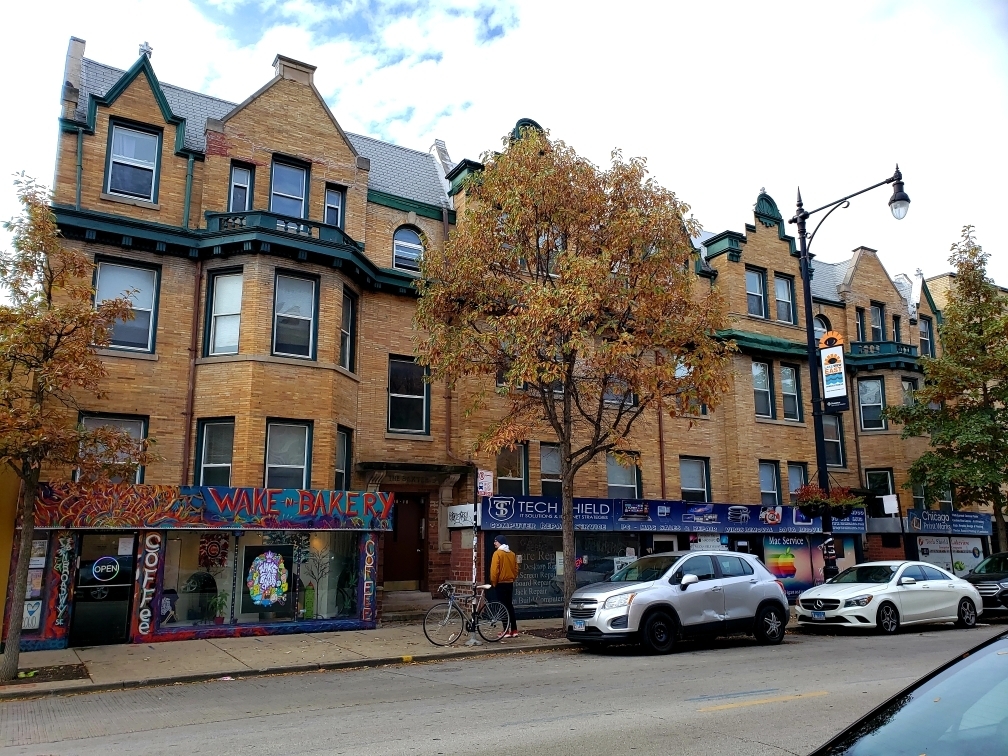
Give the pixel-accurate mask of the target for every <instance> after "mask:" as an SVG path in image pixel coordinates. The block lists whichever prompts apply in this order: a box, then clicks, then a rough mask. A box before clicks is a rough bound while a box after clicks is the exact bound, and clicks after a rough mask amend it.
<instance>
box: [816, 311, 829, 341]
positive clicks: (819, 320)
mask: <svg viewBox="0 0 1008 756" xmlns="http://www.w3.org/2000/svg"><path fill="white" fill-rule="evenodd" d="M812 329H813V330H814V331H815V340H816V343H819V341H820V340H821V339H822V337H823V336H825V335H826V332H827V331H829V329H830V325H829V321H828V320H826V318H825V317H824V316H822V315H816V316H815V317H814V318H812Z"/></svg>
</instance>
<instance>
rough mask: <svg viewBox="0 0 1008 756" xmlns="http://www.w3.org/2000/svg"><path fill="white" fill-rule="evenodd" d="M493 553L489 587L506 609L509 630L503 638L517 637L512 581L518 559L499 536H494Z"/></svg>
mask: <svg viewBox="0 0 1008 756" xmlns="http://www.w3.org/2000/svg"><path fill="white" fill-rule="evenodd" d="M493 545H494V553H493V558H492V559H491V560H490V585H492V586H493V587H494V588H495V589H496V591H497V600H498V601H500V602H501V603H502V604H504V607H505V608H506V609H507V613H508V620H509V621H510V623H511V629H510V630H509V631H508V632H507V634H506V635H505V636H504V637H505V638H517V637H518V620H517V619H515V611H514V603H513V602H514V581H515V580H516V579H517V577H518V558H517V557H515V555H514V554H513V553H512V551H511V549H510V548H509V547H508V542H507V539H506V538H505V537H504V536H502V535H501V534H499V533H498V534H497V535H495V536H494V541H493Z"/></svg>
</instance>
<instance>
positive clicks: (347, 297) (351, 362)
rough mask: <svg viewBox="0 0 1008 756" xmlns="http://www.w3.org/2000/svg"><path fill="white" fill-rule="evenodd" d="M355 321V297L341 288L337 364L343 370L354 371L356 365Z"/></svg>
mask: <svg viewBox="0 0 1008 756" xmlns="http://www.w3.org/2000/svg"><path fill="white" fill-rule="evenodd" d="M356 321H357V297H355V296H354V295H353V294H351V293H350V292H349V291H348V290H347V289H346V288H344V289H343V310H342V312H341V313H340V353H339V364H340V367H342V368H343V369H344V370H349V371H350V372H354V370H355V368H356V367H357V365H356V364H355V363H356V347H357V345H356V344H355V343H354V342H355V341H356V339H354V331H355V330H356Z"/></svg>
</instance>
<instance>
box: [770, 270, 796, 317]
mask: <svg viewBox="0 0 1008 756" xmlns="http://www.w3.org/2000/svg"><path fill="white" fill-rule="evenodd" d="M778 283H782V284H784V287H785V288H786V289H787V299H781V296H780V290H779V289H778V288H777V284H778ZM774 299H775V304H776V307H775V309H776V310H777V312H776V315H777V322H778V323H791V324H792V325H794V323H795V322H796V321H797V318H796V317H795V306H794V279H793V278H791V277H790V276H782V275H778V274H777V273H774ZM781 303H786V304H787V308H788V312H787V318H782V317H781V316H780V315H781V313H780V306H781Z"/></svg>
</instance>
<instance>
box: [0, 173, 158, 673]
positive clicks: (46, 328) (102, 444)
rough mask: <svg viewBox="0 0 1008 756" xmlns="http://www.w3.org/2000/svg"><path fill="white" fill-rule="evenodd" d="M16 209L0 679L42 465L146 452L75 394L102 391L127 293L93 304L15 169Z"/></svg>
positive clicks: (5, 307)
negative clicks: (11, 558) (88, 410)
mask: <svg viewBox="0 0 1008 756" xmlns="http://www.w3.org/2000/svg"><path fill="white" fill-rule="evenodd" d="M15 186H16V188H17V193H18V199H19V201H20V202H21V213H20V215H19V216H18V217H17V218H15V219H14V220H11V221H9V222H7V223H5V224H4V227H5V228H6V229H7V230H9V231H10V232H11V233H12V240H13V246H12V248H11V249H10V250H8V251H5V252H3V253H2V254H0V286H2V287H3V289H4V293H5V294H6V296H7V301H6V302H4V303H0V464H5V465H7V466H8V467H10V468H11V469H12V470H13V471H14V472H15V473H16V474H17V476H18V478H20V481H21V497H20V501H19V506H18V514H17V524H18V526H19V527H20V530H19V532H18V534H17V537H16V538H15V543H17V544H18V546H17V558H16V569H15V573H14V576H13V580H11V581H10V583H9V588H8V596H9V597H10V601H9V604H8V605H9V606H10V612H11V614H10V619H9V622H8V629H7V638H6V644H5V647H4V655H3V661H2V662H0V680H10V679H12V678H13V677H15V676H16V675H17V669H18V655H19V650H20V649H19V647H20V641H21V629H22V622H23V606H24V599H25V591H26V588H27V583H28V564H29V561H30V557H31V546H32V536H33V533H34V529H35V500H36V498H37V496H38V491H39V481H40V477H41V475H42V474H43V470H44V469H45V470H59V468H61V467H62V468H64V469H66V468H70V469H76V470H77V471H78V474H79V477H80V479H82V480H95V479H103V478H109V477H122V478H129V477H132V476H133V475H134V474H135V471H136V468H137V465H141V464H147V463H149V462H150V461H151V460H152V459H153V454H152V453H151V452H150V450H149V447H148V442H147V441H136V440H134V439H132V438H130V436H129V435H128V434H127V433H126V432H124V431H120V430H116V429H114V428H108V427H102V428H96V429H91V430H88V429H86V428H84V426H83V425H82V424H80V423H79V421H78V417H79V412H80V409H81V407H80V406H79V404H78V400H79V399H82V398H83V397H90V398H92V399H100V398H102V397H103V396H104V392H103V391H102V389H101V381H102V379H103V378H104V377H105V375H106V373H105V368H104V366H103V365H102V361H101V359H100V358H99V357H98V355H97V354H96V351H95V350H96V349H98V348H101V347H106V346H108V345H109V338H110V336H111V332H112V327H113V326H114V325H115V323H116V321H119V320H126V319H130V318H132V317H133V314H132V309H131V306H130V300H129V296H130V294H131V293H132V292H123V296H122V297H120V298H117V299H112V300H106V301H104V302H101V303H99V304H98V305H97V306H95V304H94V303H93V297H94V291H93V290H92V288H91V280H92V275H91V274H92V264H91V263H90V261H89V260H88V259H87V258H86V257H85V256H84V255H83V254H82V253H81V252H80V251H78V250H76V249H73V248H69V247H65V246H63V244H62V243H61V240H60V237H59V230H58V228H57V226H56V219H55V217H54V216H53V214H52V212H51V210H50V208H49V195H48V192H47V191H46V189H45V188H44V187H42V186H40V185H39V184H37V183H36V182H35V181H33V180H32V179H29V178H26V177H25V176H24V174H21V175H20V176H19V177H18V179H17V180H16V181H15Z"/></svg>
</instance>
